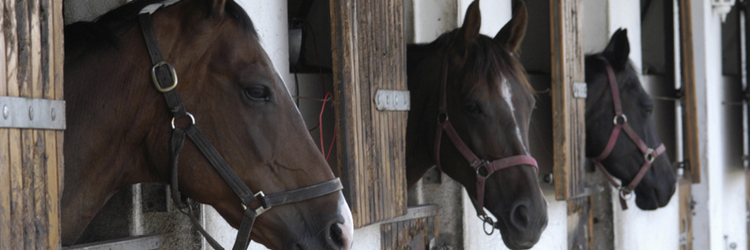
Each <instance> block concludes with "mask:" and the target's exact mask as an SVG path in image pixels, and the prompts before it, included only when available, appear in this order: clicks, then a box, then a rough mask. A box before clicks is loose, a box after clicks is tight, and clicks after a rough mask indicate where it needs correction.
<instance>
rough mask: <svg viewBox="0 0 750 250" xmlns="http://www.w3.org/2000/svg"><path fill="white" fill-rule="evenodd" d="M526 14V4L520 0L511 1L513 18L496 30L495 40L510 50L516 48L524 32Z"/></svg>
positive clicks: (512, 50) (513, 50)
mask: <svg viewBox="0 0 750 250" xmlns="http://www.w3.org/2000/svg"><path fill="white" fill-rule="evenodd" d="M527 15H528V13H527V12H526V4H525V3H524V2H523V1H522V0H515V1H513V18H512V19H510V21H509V22H508V23H507V24H505V26H503V28H502V29H500V31H499V32H497V35H495V38H494V39H495V41H496V42H497V43H499V44H500V45H501V46H505V47H506V48H508V50H509V51H511V52H515V51H516V50H518V47H519V46H520V45H521V41H523V36H524V35H525V34H526V24H527V22H528V20H527V18H528V17H527Z"/></svg>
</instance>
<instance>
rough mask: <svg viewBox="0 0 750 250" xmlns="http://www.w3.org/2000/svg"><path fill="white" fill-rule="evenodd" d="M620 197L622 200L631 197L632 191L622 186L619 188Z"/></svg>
mask: <svg viewBox="0 0 750 250" xmlns="http://www.w3.org/2000/svg"><path fill="white" fill-rule="evenodd" d="M620 198H621V199H623V200H630V199H633V191H631V190H626V189H625V188H624V187H623V188H620Z"/></svg>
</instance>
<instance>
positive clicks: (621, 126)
mask: <svg viewBox="0 0 750 250" xmlns="http://www.w3.org/2000/svg"><path fill="white" fill-rule="evenodd" d="M599 59H601V60H602V61H604V65H605V66H606V69H607V77H608V78H609V88H610V90H611V93H612V101H613V103H614V106H615V117H614V119H613V120H612V123H614V124H615V128H614V129H612V134H611V135H610V136H609V142H607V146H606V147H605V148H604V151H603V152H602V153H601V154H600V155H599V156H597V157H596V158H594V159H591V161H593V162H594V164H595V165H596V166H597V167H598V168H599V169H600V170H601V171H602V173H604V176H606V177H607V179H609V182H611V183H612V185H613V186H615V188H620V205H621V206H622V209H623V210H626V209H628V205H627V202H626V201H625V200H626V199H629V198H630V197H631V196H629V195H630V194H631V192H633V189H635V186H637V185H638V183H639V182H640V181H641V179H643V176H644V175H646V172H648V170H649V168H651V163H652V162H654V160H655V159H656V157H659V155H661V154H662V153H664V150H666V147H664V143H661V144H659V146H658V147H656V149H653V148H650V147H648V146H647V145H646V143H645V142H643V140H641V137H639V136H638V134H637V133H635V131H634V130H633V128H631V127H630V125H629V124H628V117H627V116H625V114H623V113H622V103H621V102H620V90H619V88H618V85H617V79H616V78H615V72H614V70H613V69H612V66H611V65H610V64H609V61H607V59H606V58H604V57H599ZM620 130H623V131H625V134H627V135H628V137H630V140H632V141H633V142H634V143H635V145H636V146H638V149H640V150H641V152H642V153H643V159H644V160H645V163H643V166H641V169H640V170H639V171H638V174H636V175H635V178H633V180H632V181H630V184H628V185H627V186H623V187H620V185H619V184H617V182H616V181H615V179H614V177H612V175H611V174H610V173H609V172H608V171H607V170H606V169H605V168H604V165H602V161H603V160H604V159H607V157H609V154H610V153H612V149H613V148H614V147H615V143H616V142H617V138H618V136H619V135H620Z"/></svg>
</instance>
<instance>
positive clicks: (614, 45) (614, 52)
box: [602, 29, 630, 70]
mask: <svg viewBox="0 0 750 250" xmlns="http://www.w3.org/2000/svg"><path fill="white" fill-rule="evenodd" d="M629 55H630V42H629V41H628V30H627V29H618V30H617V31H615V34H613V35H612V38H611V39H610V40H609V44H608V45H607V48H606V49H604V51H603V52H602V56H603V57H604V58H607V60H608V61H609V63H610V64H611V65H612V67H613V68H615V69H620V70H621V69H624V68H625V66H626V65H628V56H629Z"/></svg>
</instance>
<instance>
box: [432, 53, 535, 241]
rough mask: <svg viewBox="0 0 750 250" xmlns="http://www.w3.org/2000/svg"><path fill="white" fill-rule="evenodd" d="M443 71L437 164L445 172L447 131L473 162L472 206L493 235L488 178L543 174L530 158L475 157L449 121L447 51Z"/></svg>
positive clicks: (438, 120)
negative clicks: (518, 169)
mask: <svg viewBox="0 0 750 250" xmlns="http://www.w3.org/2000/svg"><path fill="white" fill-rule="evenodd" d="M449 47H450V46H449ZM442 72H443V78H442V82H441V86H440V106H439V107H438V119H437V130H436V132H435V133H436V135H435V162H436V163H437V166H438V169H440V170H441V171H442V168H441V167H440V143H441V139H442V137H443V132H445V134H446V135H448V138H450V140H451V142H453V145H454V146H455V147H456V149H458V152H460V153H461V155H463V156H464V158H465V159H466V161H468V162H469V166H471V168H473V169H474V172H476V174H477V181H476V185H477V199H472V203H473V204H474V208H475V209H476V210H477V215H478V216H479V218H480V219H481V220H482V221H483V222H484V225H485V229H484V232H485V233H486V234H488V235H491V234H492V233H493V232H494V231H495V228H494V225H495V222H494V221H493V220H492V218H490V217H489V216H487V214H486V213H485V212H484V208H483V207H484V187H485V182H486V180H487V177H489V176H490V175H492V173H494V172H496V171H498V170H501V169H505V168H509V167H513V166H520V165H531V166H534V169H535V170H536V171H537V172H539V166H538V165H537V163H536V160H535V159H534V158H533V157H531V156H528V155H515V156H510V157H506V158H502V159H497V160H493V161H489V160H485V159H481V158H479V157H477V155H476V154H474V152H472V150H471V149H469V146H467V145H466V143H465V142H464V141H463V140H462V139H461V137H460V136H459V135H458V132H456V129H455V128H453V125H452V124H451V121H450V120H449V119H448V99H447V94H446V92H447V84H448V52H446V55H445V57H444V59H443V68H442ZM487 224H490V225H491V228H492V230H491V231H489V232H488V231H487V229H486V225H487Z"/></svg>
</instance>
